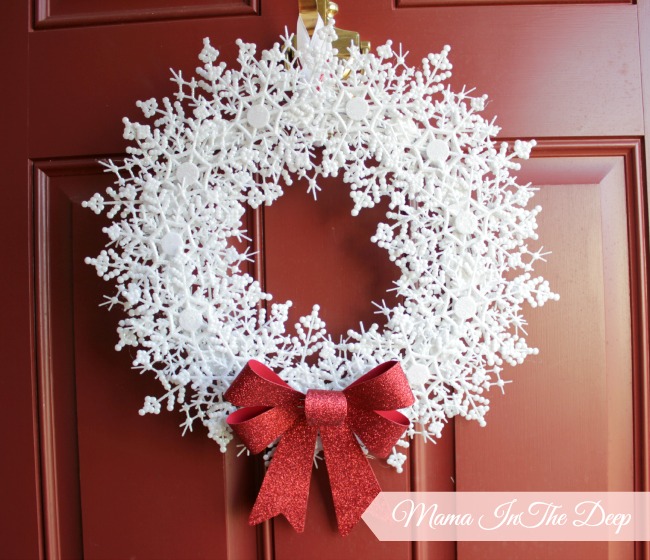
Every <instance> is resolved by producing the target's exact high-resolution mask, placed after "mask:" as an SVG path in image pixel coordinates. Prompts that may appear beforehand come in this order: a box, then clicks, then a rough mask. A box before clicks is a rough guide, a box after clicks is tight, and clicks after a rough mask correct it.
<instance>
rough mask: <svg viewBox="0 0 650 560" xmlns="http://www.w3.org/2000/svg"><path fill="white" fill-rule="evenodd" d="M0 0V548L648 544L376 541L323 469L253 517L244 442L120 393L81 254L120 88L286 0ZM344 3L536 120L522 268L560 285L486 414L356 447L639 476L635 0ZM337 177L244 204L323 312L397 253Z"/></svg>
mask: <svg viewBox="0 0 650 560" xmlns="http://www.w3.org/2000/svg"><path fill="white" fill-rule="evenodd" d="M5 4H6V5H3V8H2V18H0V41H1V45H2V49H1V50H0V52H1V53H2V55H3V63H4V68H3V70H4V72H3V76H4V80H3V84H4V86H3V88H2V90H1V93H0V95H1V96H2V97H1V100H2V115H3V118H2V123H3V125H4V126H3V132H4V135H3V150H2V154H3V155H2V163H3V165H2V169H3V171H4V174H3V181H2V189H1V190H0V196H1V197H2V206H1V207H2V208H3V210H4V212H5V215H4V219H3V220H2V221H0V224H1V225H0V227H1V228H2V239H3V240H4V263H5V264H4V269H3V274H2V277H1V278H2V279H1V282H2V288H3V290H2V293H3V295H4V297H5V300H4V309H3V313H2V336H1V337H0V344H2V356H3V358H4V362H3V365H4V367H3V386H2V406H1V407H0V434H1V436H0V437H1V438H2V439H1V441H2V450H3V459H2V463H1V465H2V466H1V470H0V474H1V475H2V476H1V477H0V558H8V559H13V558H47V559H50V560H54V559H59V558H86V559H88V560H91V559H113V558H115V559H121V558H138V559H140V558H142V559H145V558H151V559H163V558H169V559H177V558H191V559H194V558H224V559H226V558H227V559H228V560H238V559H241V560H248V559H254V558H264V559H271V558H277V559H278V560H282V559H289V558H291V559H301V558H304V559H314V560H317V559H329V558H337V559H340V560H346V559H355V560H361V559H363V558H373V559H390V560H398V559H404V560H406V559H408V558H418V559H425V558H436V559H438V558H440V559H443V558H449V559H452V558H458V559H464V560H474V559H478V558H480V559H486V558H495V559H496V558H498V559H511V558H512V559H514V558H526V559H533V558H538V559H550V558H554V559H556V558H566V559H576V558H589V559H596V558H621V559H632V558H637V559H641V558H648V549H647V547H645V545H643V544H641V543H638V544H634V543H618V544H607V543H491V544H486V543H458V544H456V543H444V542H443V543H380V542H378V541H377V540H376V539H375V538H374V536H373V535H372V534H371V533H370V531H369V530H368V529H367V527H365V525H363V523H361V524H360V525H359V526H358V527H357V528H355V530H354V531H353V532H352V533H351V534H350V535H349V536H348V537H346V538H345V539H342V538H341V537H339V536H338V535H337V533H336V532H335V521H334V517H333V508H332V505H331V501H330V498H329V491H328V487H327V482H326V477H324V472H323V469H321V470H320V471H318V472H317V473H316V474H315V476H314V478H313V480H312V490H311V496H310V504H309V513H308V521H307V528H306V531H305V533H304V534H301V535H299V534H296V533H294V532H293V531H292V530H291V528H290V527H289V526H288V524H287V523H286V522H285V520H284V519H278V520H276V521H274V522H272V523H267V524H265V525H263V526H261V527H259V528H251V527H249V526H248V525H247V523H246V520H247V515H248V511H249V509H250V507H251V505H252V503H253V501H254V497H255V494H256V492H257V489H258V488H259V483H260V480H261V476H262V474H263V473H262V469H261V467H260V465H259V463H258V462H257V461H256V460H253V459H249V458H246V457H243V456H242V457H237V452H238V450H237V448H236V447H235V446H232V447H231V448H230V450H229V452H228V454H227V455H225V456H224V455H221V454H220V453H219V450H218V448H217V446H215V445H214V443H212V442H211V441H210V440H208V439H207V438H206V437H205V434H204V433H201V431H200V430H197V431H196V432H195V433H192V434H189V435H188V436H186V437H184V438H181V437H180V430H179V428H178V424H179V423H180V421H181V417H180V415H178V414H177V413H163V414H161V415H160V416H146V417H144V418H141V417H140V416H138V414H137V411H138V409H139V408H140V407H141V405H142V401H143V398H144V396H145V395H147V394H149V392H150V391H151V390H154V391H155V388H156V382H155V381H154V380H152V379H147V378H142V377H139V376H137V375H135V374H134V372H133V371H132V370H131V366H130V364H131V357H130V356H129V355H128V353H127V352H123V353H117V352H115V351H114V349H113V347H114V345H115V343H116V340H117V336H116V334H115V326H116V323H117V321H118V320H119V313H118V312H115V311H112V312H107V310H106V309H105V308H99V307H98V306H99V304H100V303H101V302H102V294H103V293H106V291H107V286H106V285H105V283H104V282H102V281H101V280H100V279H98V278H97V277H96V275H95V273H94V271H93V270H92V269H91V268H90V267H88V266H87V265H85V264H84V263H83V259H84V257H85V256H87V255H95V254H97V253H98V251H99V250H100V249H101V247H102V246H103V243H104V241H105V240H104V236H103V234H102V233H101V227H102V225H103V222H102V221H101V219H99V218H97V217H96V216H95V215H94V214H92V213H91V212H89V211H87V210H84V209H82V208H81V201H83V200H85V199H87V198H89V196H90V195H91V194H92V193H93V192H95V191H97V190H100V189H103V188H104V187H105V186H107V185H108V184H109V183H110V182H111V178H110V177H108V176H106V175H105V174H104V173H103V172H102V169H101V167H100V165H99V164H98V161H99V160H101V159H103V158H106V157H107V156H119V155H120V154H122V153H123V152H124V149H125V142H124V140H123V139H122V136H121V132H122V131H121V128H122V125H121V118H122V117H123V116H125V115H126V116H129V117H131V118H132V119H136V118H138V110H137V109H136V108H135V101H136V100H137V99H148V98H150V97H157V98H160V97H162V96H164V95H170V94H172V93H173V88H172V84H170V83H169V70H168V69H169V68H170V67H171V68H175V69H182V70H183V71H184V73H185V74H190V73H191V72H192V71H193V68H194V67H195V66H196V56H197V54H198V52H199V50H200V49H201V41H202V38H203V37H205V36H210V37H211V39H212V44H213V45H214V46H215V47H216V48H218V49H219V50H220V51H221V53H222V57H223V59H224V60H226V61H228V62H229V63H232V62H233V61H234V57H235V53H236V47H235V39H237V38H238V37H242V38H244V39H246V40H248V41H254V42H256V43H257V44H258V45H259V46H260V47H262V48H266V47H268V46H270V45H271V44H272V43H273V42H274V41H275V39H276V37H277V36H278V35H279V34H280V33H282V32H283V30H284V26H285V25H286V26H288V27H289V28H290V29H293V27H294V26H295V21H296V18H297V12H298V5H297V1H296V0H275V1H273V2H270V1H269V2H266V3H264V4H263V5H261V3H260V1H259V0H248V1H247V0H230V1H229V0H219V1H215V0H212V1H210V2H208V1H207V0H192V2H180V0H129V1H127V0H96V1H94V2H81V1H80V0H49V1H33V2H31V1H27V0H23V1H22V2H20V1H15V2H6V3H5ZM340 4H341V6H340V7H341V14H340V15H339V17H338V21H339V24H340V25H341V26H342V27H345V28H347V29H353V30H358V31H360V32H361V34H362V39H365V40H370V41H371V42H372V43H373V45H378V44H381V43H383V42H384V41H385V40H386V39H387V38H392V39H393V40H394V41H395V42H402V43H403V44H404V47H405V49H407V50H409V51H410V53H411V54H410V60H411V62H412V63H415V62H416V61H418V60H419V59H421V58H422V56H424V55H425V54H427V53H428V52H432V51H433V52H435V51H438V50H440V49H441V47H442V46H443V45H444V44H450V45H452V48H453V50H452V53H451V59H452V62H453V63H454V77H453V80H452V82H453V84H454V85H455V86H456V87H457V88H459V87H460V86H462V85H463V84H467V85H469V86H475V87H476V88H477V90H478V91H479V92H481V93H483V92H485V93H487V94H489V95H490V99H491V100H492V101H491V102H490V104H489V105H488V107H487V110H486V113H487V115H488V116H490V115H498V124H500V125H501V126H502V128H503V131H502V134H501V136H502V137H503V138H532V137H534V138H536V139H538V143H539V145H538V148H537V149H536V150H535V151H534V154H533V155H534V159H533V160H531V161H530V162H528V163H527V164H526V165H525V167H524V169H523V170H522V173H521V175H520V176H521V178H522V179H523V180H530V181H532V182H533V183H534V184H536V185H538V186H539V187H540V192H539V200H540V203H541V204H542V205H543V207H544V212H543V213H542V214H541V216H540V220H539V221H540V229H541V232H540V234H541V235H540V238H541V239H542V240H543V244H544V246H545V248H546V249H548V250H550V251H552V253H553V254H552V255H551V256H550V257H549V259H548V263H546V264H545V265H544V266H543V267H542V266H540V267H539V273H540V274H542V275H543V276H545V277H546V278H547V279H549V280H550V282H551V285H552V286H553V288H554V289H555V290H556V291H557V292H558V293H560V294H561V296H562V299H561V301H560V302H559V303H551V304H549V305H547V306H546V307H544V308H542V309H536V310H530V311H529V314H528V318H529V322H530V333H531V334H530V339H529V340H530V342H531V344H532V345H534V346H537V347H539V348H540V354H539V355H538V356H535V357H531V358H530V359H529V360H528V362H527V363H526V364H525V365H524V366H522V367H519V368H517V369H516V370H514V371H512V372H508V375H506V376H505V377H506V378H509V379H514V380H515V382H514V383H512V384H508V385H507V386H506V389H507V391H506V395H505V397H503V398H502V397H501V396H500V395H497V394H494V395H493V403H492V410H491V411H490V414H489V415H488V418H487V420H488V426H487V427H486V428H479V427H478V426H476V425H475V424H469V423H467V422H465V421H460V420H459V421H457V422H455V423H453V422H452V423H450V424H449V425H448V426H447V427H446V429H445V431H444V436H443V438H442V439H441V440H440V442H439V443H438V444H437V445H426V446H425V445H423V444H421V443H415V444H414V445H413V447H412V449H411V451H410V458H409V463H408V465H409V468H408V469H407V472H406V473H405V474H403V475H397V474H395V473H394V472H393V471H392V470H391V469H389V468H387V467H385V466H384V465H382V464H380V463H378V462H375V464H374V468H375V472H376V473H377V475H378V477H379V479H380V482H381V484H382V487H383V488H384V489H385V490H407V489H415V490H454V489H456V490H479V491H483V490H485V491H487V490H520V491H524V490H540V491H542V490H559V491H563V490H572V491H578V490H639V491H641V490H643V491H647V490H648V489H649V486H648V465H649V462H648V315H647V312H648V307H647V283H646V272H647V270H646V266H647V254H646V250H647V225H646V217H647V209H646V208H647V207H646V199H647V196H646V187H645V184H644V177H643V170H644V162H647V161H648V152H647V151H646V152H644V149H645V150H647V145H648V144H647V142H646V141H645V138H644V134H645V131H646V130H647V127H648V126H649V125H650V118H649V117H648V112H647V111H646V112H645V113H644V111H643V102H644V96H643V94H644V93H645V96H646V97H645V103H646V107H647V106H648V103H650V87H648V84H649V80H650V3H649V2H648V0H639V2H638V3H636V4H633V3H626V2H619V3H600V2H597V0H594V1H593V2H585V3H584V4H581V5H568V4H566V5H563V4H561V3H560V2H557V1H554V0H549V1H548V2H546V3H544V2H542V3H540V4H537V3H535V4H533V3H532V2H529V1H528V0H520V1H516V0H512V1H510V0H508V1H505V2H500V3H499V5H492V3H491V2H489V1H485V2H484V1H481V0H478V1H476V2H466V1H463V0H445V1H444V2H439V3H437V2H434V1H431V0H381V1H376V0H357V1H356V2H341V3H340ZM488 4H489V5H488ZM644 84H645V86H646V87H645V90H644V88H643V85H644ZM337 187H340V185H336V184H333V185H332V188H330V189H325V190H324V191H323V196H322V197H321V199H320V200H319V202H318V203H317V204H314V203H313V201H312V200H311V198H310V197H308V196H305V195H304V193H302V192H300V191H298V190H297V189H296V190H294V191H289V192H288V194H287V195H286V196H285V197H283V198H282V200H281V201H280V202H279V203H278V204H277V205H276V206H274V207H272V208H271V209H269V210H268V211H266V212H264V214H263V215H262V214H255V215H254V214H251V217H250V224H249V228H250V229H251V231H253V232H254V234H255V239H256V243H258V245H259V247H262V246H263V248H264V261H263V262H261V261H260V264H259V266H258V267H257V269H256V271H257V273H258V274H259V275H260V276H263V277H264V279H265V281H266V287H267V289H268V290H269V291H271V292H272V293H273V294H274V295H275V296H276V298H277V299H279V300H282V299H292V300H293V301H294V302H295V303H296V309H295V311H296V312H297V313H300V312H301V311H304V310H306V309H309V308H310V307H311V306H312V305H313V303H315V302H319V303H320V304H321V305H322V308H323V311H324V318H325V319H326V320H327V321H328V325H329V326H330V327H331V332H332V333H333V334H336V333H337V332H340V333H343V332H344V331H345V330H346V329H347V328H348V325H354V324H357V323H358V322H359V321H361V320H366V321H368V320H370V319H371V318H372V312H373V308H372V305H371V301H373V300H377V299H380V298H381V297H382V293H383V291H384V290H385V289H386V288H387V287H389V285H390V282H391V279H392V278H393V275H394V271H393V270H392V268H391V267H390V266H389V265H388V264H387V263H386V262H385V260H386V259H385V257H384V255H383V254H380V252H379V251H378V250H376V248H375V247H374V246H373V245H372V244H371V243H370V242H369V241H368V239H369V237H370V234H371V231H372V229H373V223H374V222H375V220H376V218H377V215H376V214H375V215H374V216H373V215H372V214H367V215H363V216H362V217H361V218H357V219H355V220H350V219H349V218H348V216H349V210H350V208H351V206H350V204H351V203H350V201H349V198H348V196H347V193H346V192H345V190H344V189H343V188H337ZM315 252H317V254H318V258H317V259H315V258H314V255H315ZM323 267H330V268H333V269H334V270H337V271H340V272H341V274H337V275H335V278H334V279H333V280H329V279H328V280H327V281H325V280H324V279H323V274H322V270H323ZM296 270H299V271H300V272H299V274H297V273H296V272H295V271H296ZM345 278H354V279H355V281H354V283H353V285H351V284H350V283H349V282H346V281H345V280H344V279H345ZM296 316H297V315H296Z"/></svg>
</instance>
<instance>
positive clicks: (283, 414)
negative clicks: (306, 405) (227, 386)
mask: <svg viewBox="0 0 650 560" xmlns="http://www.w3.org/2000/svg"><path fill="white" fill-rule="evenodd" d="M299 416H300V412H299V411H298V409H295V408H289V407H282V406H276V407H273V408H269V407H266V406H249V407H246V408H240V409H239V410H236V411H235V412H233V413H232V414H230V415H229V416H228V425H229V426H230V427H231V428H232V429H233V430H234V431H235V432H237V435H238V436H239V437H240V438H241V440H242V441H243V442H244V445H245V446H246V447H248V449H250V451H251V453H253V454H257V453H260V452H262V451H264V450H265V449H266V448H267V447H268V446H269V445H271V444H272V443H273V442H274V441H275V440H276V439H278V438H279V437H280V436H281V435H282V434H283V433H284V432H286V431H287V430H288V429H289V428H290V427H291V425H292V424H294V423H295V421H296V420H297V419H298V418H299Z"/></svg>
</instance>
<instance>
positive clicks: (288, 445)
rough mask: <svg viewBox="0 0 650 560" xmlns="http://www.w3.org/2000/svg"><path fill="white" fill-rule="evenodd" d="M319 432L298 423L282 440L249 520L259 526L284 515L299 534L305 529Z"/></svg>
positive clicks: (301, 422) (300, 422)
mask: <svg viewBox="0 0 650 560" xmlns="http://www.w3.org/2000/svg"><path fill="white" fill-rule="evenodd" d="M316 434H317V429H316V428H315V427H312V426H308V425H307V424H306V423H305V422H304V421H298V422H296V423H295V424H294V425H293V426H292V427H291V428H289V430H288V431H287V432H286V433H285V434H284V435H283V436H282V439H281V440H280V443H279V444H278V447H277V449H276V451H275V454H274V455H273V458H272V460H271V464H270V465H269V468H268V470H267V471H266V475H265V476H264V481H263V482H262V488H261V489H260V492H259V494H258V495H257V500H255V505H254V506H253V510H252V511H251V515H250V517H249V520H248V521H249V523H250V524H251V525H256V524H257V523H261V522H262V521H265V520H267V519H270V518H271V517H275V516H276V515H279V514H282V515H284V516H285V517H286V518H287V521H289V523H290V524H291V526H292V527H293V528H294V529H295V530H296V531H297V532H298V533H302V532H303V531H304V529H305V519H306V517H307V498H308V497H309V482H310V479H311V469H312V465H313V461H314V448H315V446H316Z"/></svg>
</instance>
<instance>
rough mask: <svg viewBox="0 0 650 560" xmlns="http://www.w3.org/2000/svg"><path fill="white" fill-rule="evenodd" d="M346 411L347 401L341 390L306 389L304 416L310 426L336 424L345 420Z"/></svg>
mask: <svg viewBox="0 0 650 560" xmlns="http://www.w3.org/2000/svg"><path fill="white" fill-rule="evenodd" d="M347 413H348V401H347V399H346V397H345V394H344V393H343V392H342V391H321V390H318V389H309V391H307V395H306V396H305V418H306V419H307V424H309V425H310V426H338V425H339V424H342V423H343V422H344V421H345V417H346V415H347Z"/></svg>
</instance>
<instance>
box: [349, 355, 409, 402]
mask: <svg viewBox="0 0 650 560" xmlns="http://www.w3.org/2000/svg"><path fill="white" fill-rule="evenodd" d="M343 392H344V393H345V395H346V396H347V398H348V402H349V403H350V404H352V405H354V406H356V407H357V408H364V409H366V410H395V409H397V408H406V407H408V406H411V405H412V404H413V403H414V402H415V399H414V397H413V392H412V391H411V386H410V385H409V382H408V379H407V378H406V374H405V373H404V370H402V366H400V364H399V362H398V361H396V360H391V361H390V362H385V363H383V364H379V365H378V366H377V367H375V368H373V369H371V370H370V371H369V372H368V373H366V374H365V375H363V376H361V377H360V378H359V379H357V380H356V381H355V382H354V383H352V384H351V385H349V386H348V387H347V388H346V389H344V390H343Z"/></svg>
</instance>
